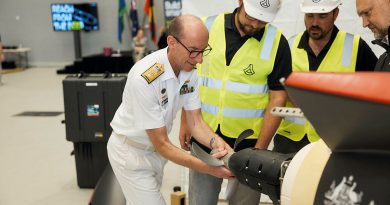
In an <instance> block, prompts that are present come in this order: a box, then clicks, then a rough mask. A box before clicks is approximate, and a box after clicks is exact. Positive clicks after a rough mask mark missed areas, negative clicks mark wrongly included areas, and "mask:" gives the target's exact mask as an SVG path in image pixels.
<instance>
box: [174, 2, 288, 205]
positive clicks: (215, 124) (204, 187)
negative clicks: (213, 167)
mask: <svg viewBox="0 0 390 205" xmlns="http://www.w3.org/2000/svg"><path fill="white" fill-rule="evenodd" d="M280 4H281V1H280V0H239V7H238V8H237V9H235V10H234V11H233V13H222V14H219V15H216V16H211V17H208V18H205V19H204V22H205V25H206V27H207V28H208V29H209V32H210V33H209V44H210V46H211V47H213V51H212V52H211V53H210V54H209V55H208V56H205V58H204V59H203V63H202V64H200V65H199V66H197V69H198V75H199V83H198V84H199V95H200V98H201V103H202V115H203V118H204V120H205V122H206V123H207V124H208V125H209V126H210V127H211V129H212V130H214V131H215V132H216V133H217V134H218V135H219V136H221V137H222V138H223V139H224V140H225V141H226V142H227V143H228V144H229V145H230V146H232V147H233V145H234V142H235V140H236V138H237V137H238V135H239V134H240V133H241V132H242V131H244V130H246V129H252V130H253V131H254V134H253V135H252V136H250V137H249V138H248V139H246V140H244V141H243V142H241V143H240V145H239V146H238V147H237V149H236V151H238V150H241V149H244V148H248V147H257V148H261V149H266V148H267V147H268V144H269V143H270V141H271V140H272V137H273V135H274V134H275V132H276V130H277V128H278V126H279V124H280V121H281V118H280V117H276V116H273V115H271V113H270V110H271V108H273V107H275V106H284V105H285V102H286V98H287V94H286V92H285V90H284V88H283V86H282V85H281V84H280V82H279V80H280V78H282V77H287V75H288V74H290V73H291V53H290V49H289V47H288V42H287V39H286V38H285V37H284V36H283V35H282V32H281V30H280V29H278V28H276V27H275V26H273V25H271V24H269V22H272V21H273V19H274V18H275V15H276V14H277V12H278V10H279V7H280ZM182 122H183V121H182ZM184 130H185V125H183V126H182V129H181V132H180V137H181V138H180V139H181V141H180V143H181V146H182V148H183V149H187V150H189V145H190V140H189V136H190V135H189V134H188V133H187V132H184ZM192 141H195V140H192ZM193 143H196V142H193ZM205 150H206V151H210V150H209V149H205ZM221 183H222V179H218V178H216V177H213V176H211V175H208V174H203V173H200V172H197V171H194V170H190V180H189V204H190V205H216V204H217V203H218V196H219V192H220V190H221ZM259 199H260V193H258V192H256V191H254V190H252V189H250V188H249V187H246V186H245V185H241V184H240V185H239V187H238V189H237V191H236V192H235V193H234V194H233V195H232V197H231V198H230V199H229V204H245V205H258V204H259Z"/></svg>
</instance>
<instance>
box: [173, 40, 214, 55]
mask: <svg viewBox="0 0 390 205" xmlns="http://www.w3.org/2000/svg"><path fill="white" fill-rule="evenodd" d="M172 37H173V38H175V39H176V41H177V42H179V43H180V44H181V45H182V46H183V47H184V48H185V49H186V50H187V51H188V52H189V53H190V54H189V56H190V58H196V57H198V56H199V54H202V55H203V56H207V55H208V54H209V53H210V52H211V50H213V49H212V48H211V46H210V45H209V44H207V47H206V48H205V49H203V50H192V51H191V50H190V49H188V48H187V46H185V45H184V44H183V43H182V42H181V41H180V40H179V39H178V38H176V37H175V36H172Z"/></svg>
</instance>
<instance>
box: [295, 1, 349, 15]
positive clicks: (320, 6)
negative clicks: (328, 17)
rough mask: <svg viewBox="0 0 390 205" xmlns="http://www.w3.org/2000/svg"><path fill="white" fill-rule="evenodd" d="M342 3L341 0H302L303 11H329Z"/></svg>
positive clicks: (318, 12)
mask: <svg viewBox="0 0 390 205" xmlns="http://www.w3.org/2000/svg"><path fill="white" fill-rule="evenodd" d="M340 4H341V0H302V1H301V5H300V6H301V11H302V12H303V13H317V14H320V13H329V12H331V11H333V9H335V8H337V7H338V6H339V5H340Z"/></svg>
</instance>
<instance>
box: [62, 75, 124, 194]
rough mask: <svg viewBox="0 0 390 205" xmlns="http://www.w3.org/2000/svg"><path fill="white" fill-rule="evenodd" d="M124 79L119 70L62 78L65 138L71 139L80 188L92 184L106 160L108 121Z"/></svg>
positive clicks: (120, 98)
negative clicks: (115, 72) (117, 72)
mask: <svg viewBox="0 0 390 205" xmlns="http://www.w3.org/2000/svg"><path fill="white" fill-rule="evenodd" d="M126 79H127V77H126V75H123V74H122V75H115V74H113V75H111V74H95V75H94V74H89V75H85V74H77V75H69V76H67V77H66V78H65V79H64V80H63V92H64V106H65V127H66V139H67V140H68V141H71V142H73V143H74V152H73V153H74V154H75V160H76V170H77V182H78V186H79V187H80V188H94V187H95V185H96V183H97V181H98V179H99V177H100V176H101V174H102V173H103V171H104V169H105V167H106V166H107V164H108V157H107V150H106V145H107V141H108V139H109V137H110V135H111V132H112V129H111V127H110V122H111V120H112V118H113V117H114V114H115V112H116V110H117V108H118V107H119V105H120V103H121V102H122V93H123V90H124V87H125V84H126Z"/></svg>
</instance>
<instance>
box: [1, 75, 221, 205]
mask: <svg viewBox="0 0 390 205" xmlns="http://www.w3.org/2000/svg"><path fill="white" fill-rule="evenodd" d="M57 69H58V68H30V69H27V70H25V71H22V72H17V73H8V74H4V75H3V76H2V82H3V85H2V86H0V99H1V100H0V110H1V111H0V113H1V114H0V140H1V143H0V162H1V165H0V166H1V169H0V204H2V205H3V204H4V205H20V204H28V205H52V204H56V205H69V204H72V205H87V204H88V202H89V200H90V197H91V195H92V192H93V190H92V189H80V188H79V187H78V186H77V178H76V168H75V160H74V156H71V155H70V153H71V152H72V150H73V144H72V143H71V142H68V141H66V139H65V125H64V124H61V121H62V120H64V114H61V115H58V116H55V117H20V116H14V115H16V114H18V113H21V112H24V111H61V112H63V111H64V105H63V93H62V80H63V79H64V78H65V75H57V74H56V70H57ZM177 124H178V123H175V125H176V126H175V127H174V128H173V131H172V133H171V134H170V136H171V137H170V138H171V139H172V140H173V143H175V144H178V140H177V136H178V126H177ZM187 173H188V170H186V169H185V168H183V167H181V166H178V165H175V164H173V163H171V162H169V163H168V164H167V166H166V168H165V177H164V181H163V187H162V193H163V195H164V197H165V199H166V201H167V204H170V193H171V192H172V189H173V187H174V186H182V187H188V185H187V183H188V180H187ZM219 204H226V202H223V201H221V203H219Z"/></svg>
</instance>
